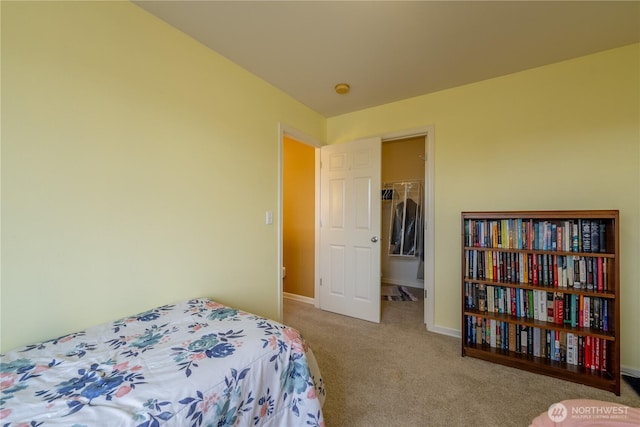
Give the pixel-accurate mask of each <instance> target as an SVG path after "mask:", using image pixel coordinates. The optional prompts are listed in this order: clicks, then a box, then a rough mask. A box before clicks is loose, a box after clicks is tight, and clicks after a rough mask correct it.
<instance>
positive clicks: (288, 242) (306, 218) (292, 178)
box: [282, 137, 316, 298]
mask: <svg viewBox="0 0 640 427" xmlns="http://www.w3.org/2000/svg"><path fill="white" fill-rule="evenodd" d="M283 151H284V153H283V157H284V162H283V164H284V166H283V183H282V190H283V208H282V209H283V210H282V216H283V224H282V252H283V254H282V258H283V265H284V266H285V267H286V269H287V276H286V278H285V279H284V280H283V290H284V292H288V293H290V294H295V295H300V296H304V297H309V298H313V297H314V282H313V278H314V268H315V218H314V217H315V202H316V200H315V148H314V147H312V146H310V145H306V144H303V143H301V142H298V141H295V140H293V139H291V138H288V137H285V138H284V150H283Z"/></svg>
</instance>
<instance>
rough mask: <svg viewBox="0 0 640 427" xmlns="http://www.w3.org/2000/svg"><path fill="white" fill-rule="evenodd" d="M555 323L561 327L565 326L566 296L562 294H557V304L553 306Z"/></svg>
mask: <svg viewBox="0 0 640 427" xmlns="http://www.w3.org/2000/svg"><path fill="white" fill-rule="evenodd" d="M553 312H554V314H555V316H554V317H553V323H557V324H559V325H562V324H564V296H563V295H562V293H561V292H557V293H556V295H555V304H554V305H553Z"/></svg>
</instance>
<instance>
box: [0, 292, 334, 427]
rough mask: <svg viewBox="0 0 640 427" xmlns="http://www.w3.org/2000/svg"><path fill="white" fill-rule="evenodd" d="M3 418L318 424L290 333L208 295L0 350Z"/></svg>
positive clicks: (309, 367)
mask: <svg viewBox="0 0 640 427" xmlns="http://www.w3.org/2000/svg"><path fill="white" fill-rule="evenodd" d="M0 390H1V393H0V425H2V426H3V427H16V426H20V427H22V426H43V427H44V426H49V425H66V426H76V427H80V426H104V425H117V426H141V427H152V426H161V425H162V426H200V425H203V426H210V425H213V426H220V427H223V426H271V427H279V426H322V425H324V420H323V417H322V409H321V408H322V403H323V402H324V396H325V389H324V384H323V381H322V378H321V376H320V372H319V370H318V365H317V363H316V360H315V358H314V356H313V352H312V351H311V349H309V348H308V346H307V344H306V343H305V341H304V339H303V338H302V337H301V336H300V334H299V333H298V331H297V330H295V329H293V328H290V327H287V326H285V325H283V324H281V323H278V322H275V321H272V320H269V319H265V318H263V317H260V316H256V315H254V314H251V313H248V312H244V311H241V310H238V309H235V308H231V307H228V306H225V305H223V304H220V303H218V302H215V301H212V300H210V299H207V298H198V299H192V300H188V301H182V302H179V303H176V304H171V305H165V306H162V307H157V308H154V309H152V310H148V311H145V312H143V313H139V314H137V315H134V316H130V317H126V318H123V319H119V320H117V321H114V322H111V323H105V324H102V325H99V326H95V327H92V328H89V329H86V330H84V331H80V332H76V333H72V334H69V335H65V336H62V337H59V338H56V339H53V340H49V341H45V342H42V343H38V344H33V345H28V346H25V347H22V348H18V349H15V350H12V351H9V352H7V353H6V354H3V355H0Z"/></svg>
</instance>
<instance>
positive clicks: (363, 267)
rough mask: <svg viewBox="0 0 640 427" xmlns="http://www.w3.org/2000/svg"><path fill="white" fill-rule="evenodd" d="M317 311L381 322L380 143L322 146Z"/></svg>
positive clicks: (377, 140)
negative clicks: (318, 307) (318, 299)
mask: <svg viewBox="0 0 640 427" xmlns="http://www.w3.org/2000/svg"><path fill="white" fill-rule="evenodd" d="M321 158H322V162H321V164H322V166H321V169H320V204H321V207H320V212H321V214H320V216H321V221H320V277H321V287H320V307H321V308H322V309H324V310H328V311H333V312H335V313H340V314H344V315H347V316H352V317H357V318H360V319H364V320H369V321H372V322H380V243H379V241H378V238H379V236H380V168H381V164H380V158H381V140H380V138H372V139H367V140H360V141H355V142H350V143H345V144H335V145H329V146H325V147H322V149H321Z"/></svg>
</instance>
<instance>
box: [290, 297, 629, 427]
mask: <svg viewBox="0 0 640 427" xmlns="http://www.w3.org/2000/svg"><path fill="white" fill-rule="evenodd" d="M422 305H423V301H422V300H421V299H420V300H419V301H417V302H406V301H382V322H381V323H380V324H374V323H370V322H366V321H362V320H357V319H352V318H350V317H346V316H341V315H337V314H333V313H329V312H324V311H321V310H318V309H316V308H314V307H313V306H312V305H309V304H305V303H302V302H298V301H292V300H286V299H285V302H284V321H285V323H287V324H289V325H291V326H293V327H295V328H297V329H299V330H300V332H301V333H302V335H303V336H304V337H305V338H306V339H307V341H308V342H309V345H310V346H311V348H312V349H313V352H314V354H315V356H316V358H317V360H318V364H319V365H320V370H321V371H322V374H323V377H324V380H325V385H326V390H327V400H326V402H325V405H324V408H323V412H324V416H325V419H326V425H327V427H341V426H344V427H360V426H361V427H374V426H375V427H377V426H381V427H387V426H398V427H410V426H474V427H475V426H477V427H482V426H528V425H529V423H530V421H531V420H533V418H535V417H536V416H537V415H539V414H540V413H542V412H545V411H546V410H547V409H548V408H549V406H550V405H551V404H552V403H556V402H559V401H561V400H564V399H577V398H587V399H597V400H606V401H611V402H616V403H621V404H625V405H628V406H632V407H640V398H638V396H637V395H636V394H635V393H634V391H633V390H632V389H631V387H630V386H629V385H628V384H626V383H625V382H623V383H622V395H621V396H620V397H617V396H616V395H614V394H613V393H609V392H606V391H602V390H598V389H595V388H592V387H587V386H583V385H580V384H574V383H571V382H567V381H562V380H557V379H554V378H549V377H546V376H542V375H536V374H532V373H529V372H524V371H520V370H517V369H513V368H508V367H504V366H501V365H496V364H493V363H489V362H484V361H481V360H477V359H472V358H469V357H465V358H463V357H461V356H460V340H458V339H456V338H452V337H448V336H444V335H440V334H436V333H431V332H427V331H426V329H425V326H424V324H423V321H422V318H423V311H422Z"/></svg>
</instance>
